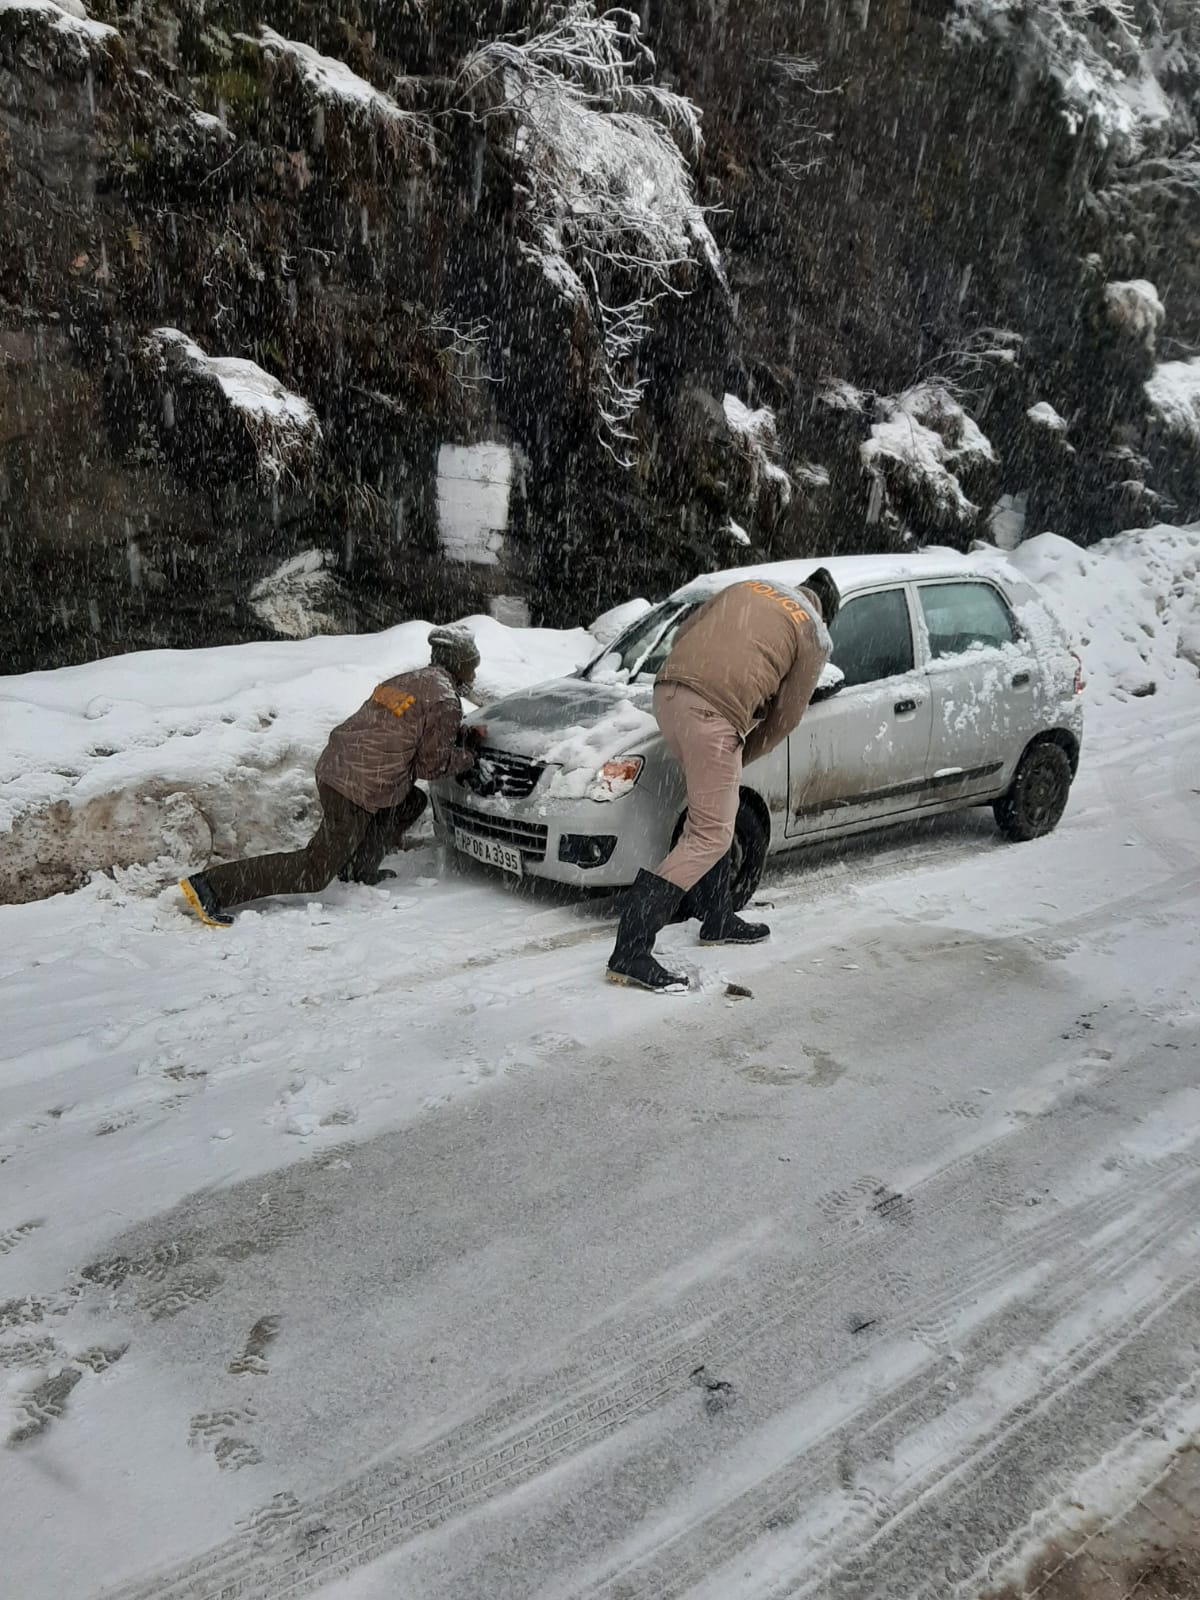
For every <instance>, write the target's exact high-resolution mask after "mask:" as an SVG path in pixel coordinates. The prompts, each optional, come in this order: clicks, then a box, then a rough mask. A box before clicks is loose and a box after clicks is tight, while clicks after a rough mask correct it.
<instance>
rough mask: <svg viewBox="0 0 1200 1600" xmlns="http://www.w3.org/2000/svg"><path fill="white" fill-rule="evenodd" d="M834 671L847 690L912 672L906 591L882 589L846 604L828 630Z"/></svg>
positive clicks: (910, 625)
mask: <svg viewBox="0 0 1200 1600" xmlns="http://www.w3.org/2000/svg"><path fill="white" fill-rule="evenodd" d="M829 635H830V638H831V639H832V640H833V655H832V657H831V659H832V661H833V664H834V666H835V667H840V668H841V669H842V671H843V672H844V673H845V675H846V684H845V686H846V688H848V689H850V688H853V686H854V685H855V684H856V683H874V682H876V681H877V680H878V679H880V678H894V677H896V676H898V675H899V674H900V673H904V672H911V671H912V669H913V638H912V623H911V622H910V621H909V615H908V599H907V597H906V596H905V593H904V591H903V589H882V590H880V592H879V593H878V594H863V595H859V596H858V597H857V599H854V600H847V601H846V603H845V604H844V605H843V606H842V608H841V610H840V611H839V612H838V614H837V616H836V617H834V619H833V623H832V625H831V627H830V629H829Z"/></svg>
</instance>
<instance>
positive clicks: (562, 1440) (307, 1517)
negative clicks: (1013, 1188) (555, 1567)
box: [108, 1152, 1200, 1600]
mask: <svg viewBox="0 0 1200 1600" xmlns="http://www.w3.org/2000/svg"><path fill="white" fill-rule="evenodd" d="M960 1165H961V1164H960V1163H955V1164H954V1166H953V1168H952V1169H950V1179H949V1181H947V1180H946V1179H945V1176H944V1175H943V1174H938V1177H939V1178H942V1179H943V1181H942V1184H941V1187H942V1189H943V1190H944V1191H945V1192H944V1193H943V1194H942V1195H941V1196H940V1200H939V1203H937V1204H934V1203H933V1202H934V1199H935V1197H934V1195H933V1193H932V1190H933V1189H934V1187H935V1186H936V1180H932V1179H931V1180H930V1181H929V1182H927V1183H926V1184H924V1185H920V1186H918V1187H917V1189H915V1190H914V1191H913V1193H920V1194H921V1195H922V1203H923V1210H924V1212H925V1213H926V1214H928V1213H930V1212H933V1211H940V1210H943V1209H946V1208H948V1207H953V1206H957V1205H959V1204H961V1200H962V1195H961V1193H960V1192H959V1191H960V1187H961V1186H960V1185H959V1184H958V1183H957V1181H955V1177H956V1173H957V1169H958V1167H959V1166H960ZM1197 1189H1200V1178H1197V1176H1196V1173H1195V1162H1194V1159H1193V1157H1192V1156H1191V1154H1190V1152H1189V1153H1185V1154H1180V1155H1177V1156H1174V1157H1172V1158H1169V1159H1168V1160H1167V1161H1165V1162H1163V1163H1160V1164H1159V1165H1158V1166H1156V1167H1147V1168H1146V1169H1145V1170H1144V1171H1142V1172H1140V1173H1137V1174H1135V1175H1134V1176H1132V1177H1127V1178H1125V1179H1124V1180H1123V1181H1122V1182H1121V1183H1119V1184H1114V1186H1113V1187H1112V1188H1110V1189H1108V1190H1105V1191H1101V1192H1100V1193H1099V1194H1098V1195H1093V1196H1091V1197H1089V1198H1088V1199H1086V1200H1084V1201H1082V1202H1080V1203H1079V1204H1078V1205H1076V1206H1074V1207H1073V1208H1071V1210H1070V1211H1068V1212H1067V1213H1066V1214H1064V1215H1052V1216H1049V1217H1047V1218H1045V1219H1044V1220H1041V1219H1039V1221H1038V1223H1036V1224H1035V1225H1034V1226H1033V1227H1031V1228H1030V1229H1028V1230H1027V1231H1026V1232H1024V1233H1023V1234H1022V1235H1020V1236H1019V1237H1018V1238H1016V1239H1014V1240H1011V1241H1010V1242H1007V1243H1005V1244H1004V1245H1002V1246H1001V1247H1000V1248H999V1249H998V1250H993V1251H991V1252H989V1253H988V1254H987V1255H986V1256H983V1257H981V1258H980V1259H979V1261H978V1263H977V1264H976V1265H975V1267H974V1268H973V1270H970V1271H967V1272H965V1273H961V1274H959V1275H958V1276H957V1277H956V1279H955V1281H954V1282H953V1283H952V1284H949V1285H943V1286H941V1287H940V1288H938V1289H937V1290H936V1291H935V1292H933V1293H931V1294H930V1295H928V1296H926V1297H925V1298H924V1299H923V1300H921V1301H920V1302H918V1303H917V1304H915V1305H913V1306H911V1307H908V1308H906V1310H905V1322H906V1323H907V1322H908V1321H909V1320H912V1321H915V1322H919V1321H921V1320H922V1319H926V1320H928V1319H933V1318H937V1317H942V1318H950V1317H952V1316H955V1315H960V1314H961V1312H962V1309H963V1306H964V1305H965V1304H966V1303H967V1302H968V1301H969V1300H970V1298H971V1297H979V1296H980V1295H983V1294H986V1293H987V1292H989V1291H991V1290H996V1289H1000V1290H1005V1289H1006V1288H1007V1286H1008V1285H1009V1283H1010V1281H1011V1279H1012V1278H1013V1276H1014V1275H1015V1274H1018V1273H1020V1272H1022V1271H1029V1270H1031V1269H1033V1268H1035V1267H1039V1268H1040V1267H1041V1266H1042V1264H1044V1263H1045V1262H1046V1261H1047V1259H1050V1260H1053V1259H1054V1258H1055V1257H1056V1255H1057V1256H1061V1255H1066V1254H1069V1253H1072V1252H1074V1262H1075V1265H1074V1268H1073V1270H1072V1271H1071V1272H1070V1273H1069V1275H1068V1276H1069V1283H1070V1284H1071V1285H1072V1286H1074V1291H1075V1292H1078V1286H1079V1285H1080V1284H1082V1283H1085V1282H1086V1281H1088V1275H1089V1274H1094V1273H1095V1272H1096V1271H1098V1270H1100V1268H1101V1267H1102V1265H1103V1263H1104V1261H1105V1260H1107V1259H1109V1258H1110V1257H1112V1258H1113V1259H1117V1260H1121V1259H1124V1258H1123V1257H1122V1256H1121V1252H1122V1251H1124V1253H1125V1256H1129V1255H1130V1253H1131V1250H1132V1248H1133V1247H1132V1244H1131V1243H1130V1241H1129V1240H1128V1239H1127V1238H1126V1234H1127V1233H1128V1230H1129V1227H1130V1223H1129V1213H1130V1208H1131V1207H1132V1206H1135V1205H1136V1204H1138V1203H1139V1202H1140V1203H1141V1210H1140V1211H1138V1212H1137V1216H1138V1217H1139V1218H1141V1219H1142V1220H1141V1221H1140V1223H1139V1225H1138V1228H1137V1233H1136V1247H1137V1249H1138V1250H1141V1249H1144V1248H1147V1247H1148V1244H1153V1243H1155V1242H1156V1243H1157V1244H1158V1245H1159V1247H1161V1243H1162V1240H1163V1238H1164V1236H1165V1234H1164V1229H1166V1228H1168V1227H1170V1228H1175V1227H1177V1226H1182V1225H1183V1221H1184V1220H1185V1219H1186V1222H1187V1224H1188V1225H1189V1226H1190V1225H1191V1223H1192V1219H1193V1217H1194V1215H1195V1206H1196V1193H1195V1191H1196V1190H1197ZM1174 1190H1179V1191H1181V1193H1180V1195H1179V1196H1178V1197H1177V1198H1176V1199H1174V1200H1173V1201H1172V1200H1171V1191H1174ZM1160 1192H1161V1193H1162V1194H1163V1195H1164V1196H1165V1197H1166V1199H1167V1200H1168V1202H1170V1203H1169V1204H1168V1206H1167V1208H1166V1210H1165V1211H1164V1210H1163V1208H1162V1207H1158V1208H1157V1209H1156V1206H1155V1201H1156V1199H1157V1197H1158V1196H1159V1195H1160ZM1149 1212H1155V1215H1154V1216H1153V1218H1152V1219H1148V1213H1149ZM1160 1213H1161V1214H1160ZM1104 1229H1115V1238H1114V1239H1113V1240H1112V1241H1107V1240H1106V1241H1105V1242H1104V1243H1103V1244H1102V1245H1100V1246H1097V1247H1093V1248H1092V1249H1090V1250H1087V1251H1082V1252H1081V1251H1080V1250H1079V1249H1078V1246H1079V1245H1080V1244H1081V1242H1082V1241H1086V1240H1088V1239H1091V1238H1093V1237H1094V1236H1095V1235H1096V1233H1097V1232H1098V1231H1100V1230H1104ZM903 1237H904V1235H903V1234H898V1233H897V1232H896V1231H895V1229H894V1228H893V1227H892V1226H891V1225H889V1224H887V1223H886V1221H884V1220H876V1221H874V1222H868V1223H867V1224H866V1226H864V1227H863V1228H862V1229H861V1230H855V1231H853V1232H852V1233H851V1234H850V1236H849V1237H848V1238H847V1239H845V1240H844V1241H842V1242H841V1244H840V1245H839V1247H838V1248H837V1249H836V1250H833V1251H830V1252H829V1255H828V1257H827V1259H826V1260H825V1261H824V1262H823V1263H822V1262H818V1263H816V1265H815V1266H813V1265H810V1264H806V1267H805V1270H804V1273H803V1276H800V1275H799V1274H798V1272H797V1270H796V1268H795V1267H794V1266H792V1265H791V1264H790V1263H782V1264H780V1263H776V1265H775V1280H776V1281H774V1282H773V1283H768V1284H767V1285H765V1286H763V1287H761V1288H760V1287H759V1286H758V1285H751V1286H750V1288H749V1291H748V1289H747V1286H746V1284H745V1283H744V1282H743V1281H742V1280H737V1281H733V1280H730V1281H728V1282H726V1283H724V1284H722V1285H714V1286H713V1287H712V1288H711V1289H709V1290H706V1291H704V1292H701V1293H697V1294H695V1295H694V1296H692V1297H690V1298H689V1299H688V1300H686V1301H685V1302H683V1303H682V1304H681V1305H679V1306H678V1307H676V1308H675V1309H674V1310H673V1311H672V1312H671V1313H669V1314H667V1315H666V1316H664V1317H660V1318H657V1319H653V1320H652V1321H651V1322H650V1323H649V1325H644V1326H643V1327H642V1328H640V1329H636V1330H634V1329H627V1330H626V1331H625V1332H624V1335H623V1337H613V1336H612V1334H611V1332H610V1331H609V1330H606V1329H604V1328H603V1327H601V1328H598V1329H593V1330H592V1331H591V1334H590V1335H589V1340H588V1344H587V1346H586V1347H581V1348H580V1349H579V1350H578V1352H576V1360H575V1362H574V1363H572V1364H571V1365H570V1366H568V1367H567V1368H566V1369H559V1370H558V1371H556V1372H553V1373H550V1374H545V1375H543V1376H541V1377H539V1378H538V1379H537V1380H536V1381H530V1382H529V1383H528V1384H527V1385H526V1386H525V1392H524V1393H522V1394H518V1395H515V1396H512V1397H510V1398H509V1399H508V1400H507V1401H505V1402H503V1403H502V1404H501V1405H500V1406H498V1407H493V1408H489V1409H488V1410H487V1411H486V1412H484V1413H482V1414H480V1415H479V1416H477V1417H475V1418H473V1419H471V1420H470V1421H469V1422H468V1423H466V1424H464V1425H463V1426H461V1427H460V1428H457V1429H455V1430H453V1431H452V1432H451V1433H449V1434H447V1435H446V1436H444V1437H443V1438H442V1439H440V1440H438V1441H435V1442H434V1443H433V1444H432V1445H430V1446H428V1447H426V1448H425V1449H423V1450H422V1451H420V1452H419V1453H418V1454H417V1455H416V1456H414V1457H411V1458H408V1459H404V1458H399V1457H397V1458H394V1459H392V1460H389V1461H386V1462H384V1463H381V1464H379V1465H377V1466H376V1467H374V1468H372V1469H370V1470H368V1471H367V1472H365V1473H363V1474H361V1475H360V1476H358V1477H357V1478H355V1479H353V1480H351V1481H349V1482H348V1483H346V1484H344V1485H343V1486H341V1487H339V1488H337V1489H335V1490H333V1491H332V1492H331V1493H329V1494H327V1495H325V1496H322V1497H320V1498H318V1499H316V1500H314V1501H312V1502H311V1503H309V1504H308V1505H306V1506H304V1507H303V1508H302V1513H301V1514H300V1515H299V1516H298V1517H297V1518H296V1521H295V1531H294V1533H293V1534H292V1535H291V1536H290V1537H289V1539H288V1540H287V1541H279V1542H277V1543H276V1544H275V1545H273V1546H272V1548H271V1550H270V1551H269V1552H264V1551H263V1549H262V1547H261V1543H259V1544H258V1545H257V1546H256V1544H255V1541H254V1539H253V1537H252V1536H251V1535H250V1533H249V1531H247V1533H246V1534H245V1535H243V1536H241V1537H236V1538H234V1539H231V1540H230V1541H228V1542H226V1543H225V1544H223V1545H221V1546H219V1547H218V1548H217V1549H215V1550H213V1551H211V1552H209V1553H208V1554H207V1555H205V1556H202V1557H200V1558H199V1559H198V1560H196V1561H193V1562H189V1563H187V1564H186V1565H185V1566H183V1567H181V1568H177V1569H175V1571H174V1572H172V1573H170V1574H164V1575H163V1576H162V1577H160V1578H158V1579H153V1580H149V1581H139V1582H137V1583H134V1584H132V1585H128V1586H126V1587H124V1588H120V1589H117V1590H113V1591H110V1593H109V1596H108V1600H201V1597H204V1600H208V1597H216V1596H218V1595H219V1596H220V1597H221V1600H284V1597H285V1596H286V1597H291V1596H300V1595H304V1594H309V1593H312V1592H314V1591H315V1590H316V1589H317V1588H319V1587H320V1586H321V1585H322V1584H324V1583H327V1582H330V1581H331V1580H332V1579H334V1578H335V1577H338V1576H343V1575H345V1574H347V1573H350V1572H352V1571H354V1570H356V1569H357V1568H359V1567H360V1566H363V1565H365V1564H367V1563H368V1562H370V1561H372V1560H375V1559H377V1558H378V1557H379V1556H381V1555H384V1554H386V1553H387V1552H389V1551H391V1550H393V1549H395V1548H396V1547H397V1546H399V1545H401V1544H403V1543H405V1542H407V1541H408V1540H411V1539H413V1538H415V1537H417V1536H418V1535H420V1534H422V1533H426V1532H429V1531H430V1530H432V1529H435V1528H438V1527H440V1526H442V1525H444V1524H445V1523H447V1522H449V1521H450V1520H452V1519H454V1518H457V1517H460V1516H463V1515H466V1514H467V1513H469V1512H471V1511H473V1510H475V1509H478V1508H479V1507H481V1506H483V1505H486V1504H487V1503H488V1502H489V1501H492V1500H494V1499H495V1498H496V1497H498V1496H500V1495H503V1494H505V1493H506V1492H508V1491H510V1490H512V1489H515V1488H518V1487H520V1486H522V1485H524V1484H527V1483H530V1482H532V1481H533V1480H534V1479H536V1478H538V1477H539V1476H540V1475H542V1474H543V1473H545V1472H547V1471H548V1470H549V1469H550V1468H551V1467H555V1466H558V1465H561V1464H562V1463H563V1462H565V1461H567V1460H569V1459H571V1458H573V1457H576V1456H578V1455H580V1454H581V1453H582V1452H583V1451H585V1450H587V1449H589V1448H590V1447H591V1446H593V1445H595V1444H597V1443H599V1442H601V1441H602V1440H605V1439H607V1438H610V1437H611V1436H613V1435H614V1434H616V1433H618V1432H619V1431H620V1430H622V1429H624V1428H626V1427H628V1425H629V1424H631V1423H633V1422H635V1421H637V1420H639V1419H642V1418H645V1417H647V1416H649V1415H650V1414H652V1413H653V1412H655V1411H657V1410H659V1409H660V1408H661V1407H663V1406H664V1405H666V1404H667V1403H668V1402H670V1401H672V1400H675V1399H677V1398H679V1397H680V1396H683V1395H685V1394H689V1393H694V1379H693V1373H694V1370H695V1368H696V1367H697V1365H700V1364H705V1365H707V1366H709V1367H710V1369H711V1370H722V1369H723V1368H727V1367H728V1366H729V1364H730V1362H731V1361H732V1360H733V1359H734V1358H735V1357H736V1358H737V1359H739V1360H744V1359H745V1357H746V1352H747V1350H748V1349H749V1348H750V1347H751V1346H753V1345H755V1344H756V1343H757V1344H760V1345H763V1346H766V1347H768V1348H769V1347H770V1346H772V1345H773V1343H774V1342H775V1340H776V1337H777V1333H778V1330H779V1329H780V1328H781V1327H785V1328H786V1327H787V1326H790V1325H792V1324H795V1323H797V1322H798V1321H799V1322H802V1321H803V1317H804V1312H805V1309H806V1308H808V1307H811V1306H812V1305H814V1304H820V1303H821V1301H822V1297H823V1296H827V1297H831V1296H833V1295H834V1294H835V1293H844V1292H849V1291H848V1290H847V1288H846V1285H847V1282H848V1280H851V1279H853V1280H857V1281H858V1282H859V1283H864V1282H865V1283H867V1284H872V1283H877V1282H878V1280H879V1278H880V1277H881V1275H882V1273H883V1271H884V1269H885V1266H886V1264H887V1263H889V1262H894V1260H895V1258H896V1255H897V1240H898V1239H902V1238H903ZM909 1249H910V1250H911V1251H912V1252H913V1253H914V1254H919V1253H920V1252H919V1249H918V1247H917V1244H916V1243H915V1242H914V1243H913V1245H911V1246H910V1247H909ZM1113 1252H1116V1255H1115V1256H1113ZM855 1292H856V1293H859V1294H861V1290H856V1291H855ZM748 1306H749V1307H750V1309H748ZM614 1356H615V1357H616V1358H617V1359H616V1360H615V1361H614ZM922 1360H923V1364H924V1366H925V1367H926V1368H927V1369H928V1370H927V1371H926V1373H925V1378H924V1380H923V1381H924V1383H925V1385H926V1386H928V1385H930V1384H933V1383H940V1382H941V1381H943V1363H941V1362H937V1361H933V1360H930V1359H929V1358H928V1357H924V1358H922ZM597 1367H600V1368H601V1369H602V1376H601V1377H600V1378H599V1379H597V1378H596V1376H595V1374H596V1370H597ZM835 1370H836V1369H835ZM584 1373H586V1374H588V1375H589V1376H588V1378H587V1379H586V1380H585V1381H584V1382H582V1383H581V1382H580V1378H581V1375H582V1374H584ZM921 1392H922V1394H923V1395H924V1396H925V1400H926V1403H927V1400H928V1396H927V1394H926V1391H925V1389H924V1388H923V1389H922V1391H921ZM555 1393H557V1394H559V1395H560V1396H561V1398H560V1399H559V1401H558V1402H557V1403H554V1402H553V1400H550V1401H549V1403H548V1396H553V1395H554V1394H555ZM898 1403H902V1402H898V1401H897V1398H896V1397H895V1396H888V1397H886V1400H885V1407H886V1410H887V1411H888V1412H889V1413H892V1412H895V1410H896V1406H897V1404H898ZM829 1449H830V1451H831V1452H832V1453H833V1455H834V1456H836V1450H837V1445H836V1442H835V1441H833V1440H831V1441H830V1444H829ZM827 1466H828V1463H827V1462H824V1458H823V1465H822V1468H821V1470H822V1471H825V1469H826V1467H827ZM835 1466H836V1462H835ZM789 1492H791V1491H789ZM774 1498H778V1496H775V1497H774ZM784 1498H785V1499H786V1495H785V1496H784ZM748 1516H749V1520H748V1522H747V1524H746V1526H748V1527H753V1528H755V1529H757V1530H759V1531H761V1507H760V1506H759V1505H758V1502H757V1501H756V1504H755V1509H754V1510H753V1512H752V1513H749V1514H748ZM705 1559H708V1558H707V1557H706V1558H705ZM711 1565H712V1562H711V1559H709V1568H710V1569H711ZM596 1592H597V1594H604V1593H606V1592H611V1593H612V1595H613V1596H614V1597H615V1595H616V1594H617V1593H618V1592H619V1591H618V1590H616V1589H613V1590H611V1591H605V1590H603V1589H601V1590H598V1591H596ZM636 1592H637V1593H638V1595H639V1600H640V1596H641V1594H642V1590H641V1589H640V1588H639V1589H638V1590H637V1591H636ZM647 1592H650V1591H647ZM665 1592H667V1593H673V1592H682V1591H676V1590H674V1589H668V1590H667V1591H665Z"/></svg>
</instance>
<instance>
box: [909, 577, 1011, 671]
mask: <svg viewBox="0 0 1200 1600" xmlns="http://www.w3.org/2000/svg"><path fill="white" fill-rule="evenodd" d="M921 607H922V610H923V611H924V613H925V625H926V627H927V628H928V629H929V653H930V655H931V656H932V657H933V659H934V660H935V661H938V660H942V659H944V658H945V657H946V656H961V655H965V654H966V653H967V651H968V650H975V649H980V648H985V649H991V650H998V649H1000V648H1001V647H1002V646H1004V645H1006V644H1014V643H1015V642H1016V631H1015V629H1014V628H1013V621H1012V617H1011V616H1010V615H1009V611H1008V607H1007V606H1006V605H1005V604H1004V601H1003V600H1001V598H1000V596H999V595H998V594H997V593H996V591H995V589H993V588H992V586H991V584H988V583H931V584H924V585H922V587H921Z"/></svg>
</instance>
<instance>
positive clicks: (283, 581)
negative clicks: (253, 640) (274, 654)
mask: <svg viewBox="0 0 1200 1600" xmlns="http://www.w3.org/2000/svg"><path fill="white" fill-rule="evenodd" d="M336 565H337V557H336V555H335V554H334V553H333V551H332V550H303V551H301V553H300V554H299V555H298V556H293V557H292V559H291V560H290V561H285V562H283V564H282V565H281V566H278V567H276V569H275V571H274V572H272V573H269V574H268V575H267V576H266V577H265V578H263V579H262V580H261V582H259V583H256V584H255V586H254V588H253V589H251V591H250V605H251V608H252V609H253V611H254V612H255V613H256V615H257V616H258V618H259V620H260V621H261V622H265V623H266V625H267V627H268V628H271V629H273V630H274V632H276V633H278V634H280V635H281V636H282V637H283V638H285V639H310V638H311V637H312V636H313V634H315V633H335V632H337V629H338V619H337V616H336V614H335V612H336V605H335V604H334V603H335V602H336V601H337V599H338V596H339V592H340V586H339V584H338V580H337V577H336V576H335V573H334V568H335V567H336Z"/></svg>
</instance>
